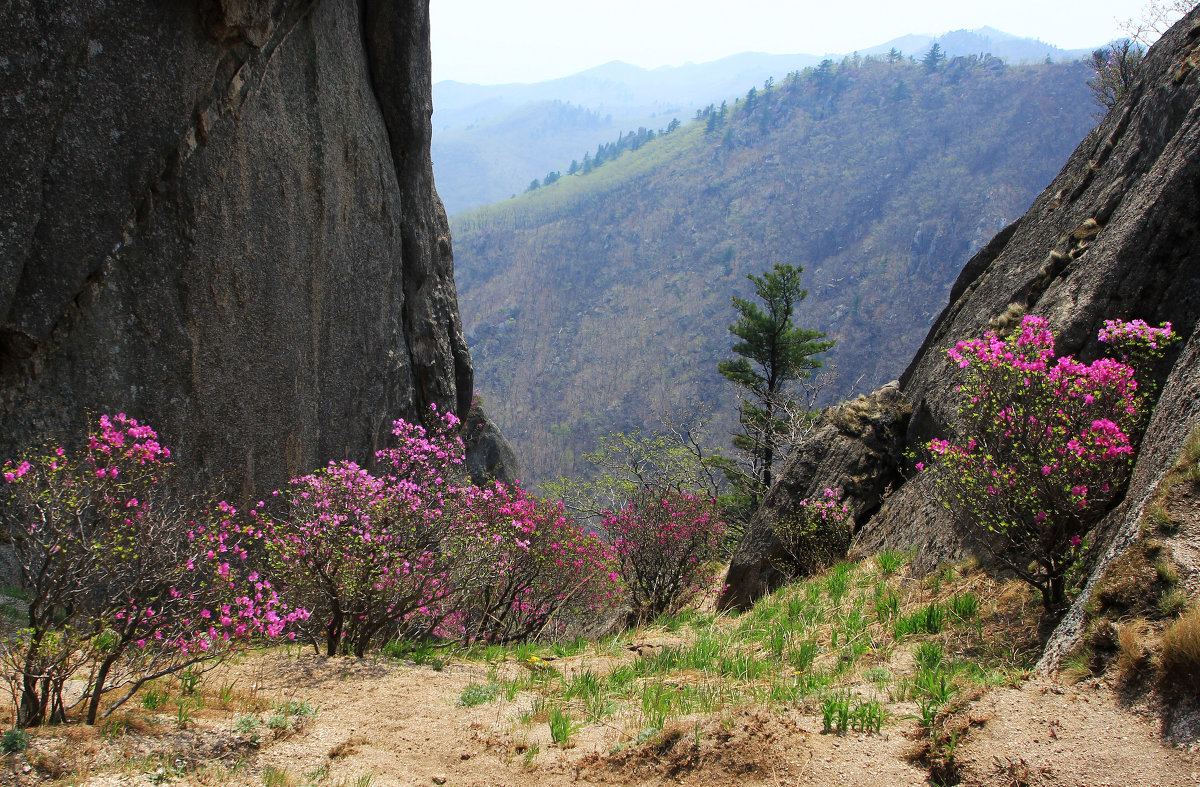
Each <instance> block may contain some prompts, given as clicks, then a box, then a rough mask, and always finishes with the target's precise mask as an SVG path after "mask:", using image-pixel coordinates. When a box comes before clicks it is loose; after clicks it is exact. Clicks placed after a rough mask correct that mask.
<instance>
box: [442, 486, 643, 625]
mask: <svg viewBox="0 0 1200 787" xmlns="http://www.w3.org/2000/svg"><path fill="white" fill-rule="evenodd" d="M469 498H470V499H469V501H468V502H467V503H466V504H465V505H464V506H463V509H462V515H461V516H460V518H459V521H458V523H457V525H456V527H457V528H458V532H457V533H456V534H455V537H454V539H452V540H453V543H454V547H453V549H452V551H453V552H455V553H456V554H457V553H458V552H461V551H468V552H474V553H476V554H479V555H485V556H486V558H485V559H484V560H483V561H481V563H482V565H481V567H480V570H479V571H477V572H476V575H475V577H474V578H473V580H472V581H471V582H469V583H466V584H467V586H468V593H467V595H466V596H465V597H464V598H463V601H462V604H461V605H460V608H461V612H462V617H461V618H460V625H461V627H462V631H461V636H462V638H463V639H464V640H466V641H469V642H492V643H506V642H512V641H515V640H522V639H529V638H532V637H537V636H540V635H543V634H548V633H554V634H560V633H562V632H564V631H565V630H568V629H576V630H577V629H580V628H587V627H589V626H591V625H594V624H595V623H597V622H603V620H604V618H605V617H607V615H608V614H609V613H610V612H611V610H612V609H613V608H614V607H615V605H616V603H617V601H618V599H619V597H620V590H621V586H620V577H619V575H618V574H617V572H616V568H617V566H616V561H615V557H614V554H613V549H612V547H611V546H610V545H608V544H606V543H604V542H603V541H602V540H601V539H600V538H599V537H598V536H597V535H596V534H594V533H588V532H585V531H584V530H583V528H582V527H580V526H579V524H578V523H577V522H575V520H574V519H572V518H571V517H570V516H568V515H567V513H566V509H565V508H564V507H563V504H562V503H561V502H558V501H554V502H550V501H540V500H536V499H534V498H532V497H530V496H529V494H528V493H527V492H526V491H525V490H524V489H522V488H521V487H520V486H515V485H514V486H506V485H504V484H501V483H496V484H493V485H492V486H489V487H487V488H484V489H473V490H471V494H470V495H469Z"/></svg>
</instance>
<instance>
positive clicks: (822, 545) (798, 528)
mask: <svg viewBox="0 0 1200 787" xmlns="http://www.w3.org/2000/svg"><path fill="white" fill-rule="evenodd" d="M853 524H854V517H853V515H852V512H851V511H850V504H849V503H847V502H844V501H843V500H842V490H840V489H826V490H825V491H824V492H823V493H822V494H821V496H820V497H814V498H806V499H804V500H801V501H800V502H799V503H797V504H796V507H795V509H794V510H793V511H791V512H789V513H788V514H787V515H786V516H783V517H780V519H779V521H778V522H776V523H775V527H774V532H775V537H776V538H778V539H779V543H780V544H781V545H782V547H783V551H784V553H785V555H786V559H785V561H784V563H785V565H782V566H778V568H780V569H781V570H782V571H783V572H784V573H786V574H789V575H790V576H791V577H793V578H795V577H800V576H808V575H810V574H815V573H817V572H818V571H821V570H823V569H826V568H828V567H829V566H831V565H833V564H834V563H836V562H838V561H839V560H842V559H843V558H845V557H846V552H847V551H848V550H849V549H850V536H851V529H852V527H853Z"/></svg>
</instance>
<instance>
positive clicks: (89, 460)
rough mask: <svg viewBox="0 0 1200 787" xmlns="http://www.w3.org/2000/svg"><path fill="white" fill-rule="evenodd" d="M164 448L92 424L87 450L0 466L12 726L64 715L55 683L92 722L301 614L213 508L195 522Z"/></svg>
mask: <svg viewBox="0 0 1200 787" xmlns="http://www.w3.org/2000/svg"><path fill="white" fill-rule="evenodd" d="M169 457H170V451H169V450H168V449H167V448H165V447H164V446H162V445H161V444H160V443H159V442H158V439H157V435H156V434H155V432H154V430H153V429H151V428H150V427H148V426H145V425H142V424H139V423H138V422H137V421H136V420H134V419H132V418H127V417H126V416H125V415H124V414H121V415H118V416H116V417H115V418H110V417H108V416H102V417H101V418H100V421H99V425H98V428H97V429H96V430H95V431H94V432H93V433H92V434H91V435H90V436H89V439H88V442H87V445H86V447H85V448H83V449H81V450H78V451H68V450H66V449H65V448H62V447H52V448H49V449H47V450H46V451H44V452H41V453H35V454H31V455H29V456H26V457H25V458H23V459H21V460H19V461H9V462H7V463H6V464H5V465H4V467H3V478H4V480H5V482H6V483H5V492H6V493H7V494H6V497H7V505H6V506H5V507H4V508H3V512H2V514H0V515H2V517H3V524H4V526H5V530H6V533H7V535H8V537H9V538H10V539H11V543H12V546H13V551H14V555H15V557H16V560H17V564H18V565H19V566H20V571H21V586H22V590H23V591H24V592H25V593H26V594H27V597H28V599H29V609H28V613H27V617H26V621H25V622H26V625H25V626H24V627H23V628H21V629H20V630H18V631H16V632H13V633H10V634H8V635H6V636H5V637H4V639H3V642H2V649H0V660H2V662H3V664H4V666H5V668H6V672H7V677H8V679H9V681H10V684H11V685H12V687H13V693H14V696H17V697H19V699H18V701H17V704H18V714H17V715H18V723H19V724H20V725H22V726H30V725H34V724H40V723H45V722H58V721H62V720H64V719H65V716H66V713H67V711H68V710H69V709H70V707H69V706H67V705H66V704H65V701H64V697H63V688H64V686H65V683H66V681H67V680H68V679H69V678H71V677H72V676H74V675H75V674H76V673H77V672H78V673H79V674H83V675H87V676H88V683H87V686H86V687H85V689H84V692H83V694H82V697H80V698H79V699H78V700H77V701H78V702H85V703H86V717H85V718H86V720H87V722H88V723H89V724H91V723H95V721H96V719H97V715H98V712H99V708H100V702H101V698H102V697H103V696H105V695H106V694H108V693H109V692H112V691H115V690H118V689H124V690H125V691H124V693H123V695H122V696H120V697H119V698H118V699H117V700H116V701H115V702H114V703H112V704H111V705H110V706H109V708H108V710H107V711H106V712H105V714H104V715H108V713H111V712H112V711H113V710H114V709H115V708H117V707H119V706H120V705H121V704H122V703H124V702H125V701H126V700H127V699H128V698H129V697H131V696H132V695H133V694H134V692H136V691H137V689H138V688H139V687H140V686H141V685H142V684H144V683H145V682H146V681H148V680H153V679H154V678H158V677H162V676H164V675H169V674H171V673H174V672H177V671H180V670H183V669H190V670H193V671H196V670H199V669H203V668H205V667H206V666H211V665H213V664H215V663H216V662H217V661H219V660H220V659H221V658H222V657H224V656H226V655H228V654H229V653H230V652H231V651H232V650H233V649H235V648H236V647H238V645H239V644H241V643H243V642H245V641H247V640H248V639H250V638H251V637H259V636H266V637H277V636H279V635H281V634H282V633H283V630H284V628H285V626H287V625H288V624H289V623H292V622H294V621H296V620H298V619H300V618H302V617H303V616H304V614H305V613H304V612H303V611H302V610H291V611H288V610H287V609H286V608H285V607H284V606H283V605H282V604H281V603H280V602H279V599H278V597H277V595H276V593H275V591H274V589H273V588H272V587H271V585H270V584H269V583H268V582H266V581H264V580H262V579H261V578H260V577H258V575H256V574H255V573H253V572H252V571H251V570H249V568H248V566H247V565H246V559H247V556H248V553H247V550H246V548H245V545H244V544H245V542H246V541H247V540H249V539H252V538H253V534H250V533H247V532H245V531H243V530H241V529H239V528H238V527H236V526H235V525H233V524H232V523H231V522H232V520H231V517H232V514H233V513H234V512H233V511H232V509H230V508H229V507H228V506H225V505H224V504H223V505H222V506H221V507H220V508H219V509H218V510H217V511H214V512H212V513H211V514H209V515H205V516H201V517H195V516H194V514H193V512H192V511H190V510H189V508H188V505H187V504H188V503H190V502H191V501H187V500H184V499H182V498H180V497H179V496H178V495H177V494H175V493H174V491H173V490H172V488H171V486H170V484H169V474H170V470H171V465H170V462H169V461H168V460H169Z"/></svg>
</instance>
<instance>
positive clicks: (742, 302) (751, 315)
mask: <svg viewBox="0 0 1200 787" xmlns="http://www.w3.org/2000/svg"><path fill="white" fill-rule="evenodd" d="M803 270H804V269H803V268H801V267H799V266H792V265H778V264H777V265H775V267H774V269H773V270H770V271H768V272H766V273H764V274H763V275H762V276H755V275H753V274H751V275H748V276H747V277H746V278H748V279H749V280H750V281H752V282H754V293H755V295H756V296H757V297H758V299H759V300H760V301H761V302H762V305H761V306H760V305H759V304H757V303H754V302H752V301H749V300H746V299H744V298H738V297H734V298H733V308H734V309H735V310H736V311H737V313H738V320H737V322H735V323H733V324H732V325H730V326H729V332H730V333H732V334H733V335H734V336H736V337H737V338H738V339H739V341H738V342H736V343H735V344H734V345H733V351H734V352H735V353H736V354H737V355H739V356H741V357H740V358H735V359H734V360H731V361H721V362H720V363H718V364H717V370H718V371H719V372H720V373H721V374H722V375H723V376H724V377H725V378H726V379H727V380H729V381H730V382H732V383H734V384H735V385H737V386H739V387H740V388H742V389H743V390H744V391H745V394H746V397H745V399H744V400H743V401H742V404H741V407H740V408H739V409H740V414H739V418H738V420H739V423H740V424H741V427H742V432H741V433H740V434H738V435H735V436H734V440H733V444H734V447H735V448H737V449H738V450H740V451H742V452H743V453H744V454H746V456H747V458H748V459H749V464H750V467H751V472H750V474H749V475H750V476H751V479H750V480H751V483H752V485H753V488H752V489H751V490H750V491H751V496H752V497H753V499H754V503H755V504H757V503H758V501H759V500H761V498H762V495H763V494H765V493H766V491H767V490H768V489H770V488H771V480H772V469H773V467H774V465H775V462H776V461H777V460H778V459H780V458H781V457H778V456H776V454H777V450H776V449H777V448H778V447H779V443H780V436H781V434H782V432H783V430H784V428H785V427H786V426H787V415H788V413H787V410H788V405H789V404H790V403H791V402H792V401H793V400H792V399H791V398H790V397H789V393H788V389H789V386H791V385H792V384H793V383H796V382H801V381H803V380H805V379H807V378H808V377H809V376H810V375H811V374H812V372H813V370H815V369H818V368H820V366H821V362H820V360H818V359H817V358H815V357H813V356H815V355H818V354H820V353H823V352H825V351H826V350H828V349H829V348H831V347H833V342H832V341H822V340H823V339H824V338H825V334H824V333H822V332H821V331H813V330H807V329H803V328H797V327H796V326H795V325H794V324H793V323H792V316H793V314H794V312H795V310H796V306H798V305H799V303H800V302H801V301H802V300H804V298H805V297H807V296H808V290H805V289H803V288H802V287H801V286H800V274H801V273H802V272H803Z"/></svg>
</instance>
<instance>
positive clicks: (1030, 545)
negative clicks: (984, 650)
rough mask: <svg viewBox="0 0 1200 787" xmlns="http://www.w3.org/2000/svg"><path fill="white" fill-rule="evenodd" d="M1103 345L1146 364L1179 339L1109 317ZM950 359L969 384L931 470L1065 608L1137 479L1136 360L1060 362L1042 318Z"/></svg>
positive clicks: (1014, 564) (1020, 571) (1005, 558)
mask: <svg viewBox="0 0 1200 787" xmlns="http://www.w3.org/2000/svg"><path fill="white" fill-rule="evenodd" d="M1099 338H1100V341H1102V342H1105V343H1108V344H1110V345H1112V346H1113V347H1114V348H1115V349H1116V350H1117V352H1119V353H1120V354H1121V355H1122V357H1124V358H1125V359H1127V360H1135V361H1136V362H1137V364H1138V366H1143V365H1144V364H1145V363H1146V362H1148V361H1150V360H1152V359H1154V358H1155V357H1157V356H1158V355H1159V354H1160V353H1161V351H1162V350H1163V348H1165V347H1166V346H1167V345H1168V344H1170V343H1171V342H1172V341H1173V340H1174V338H1175V335H1174V333H1173V332H1172V330H1171V326H1170V324H1169V323H1167V324H1164V325H1163V326H1161V327H1158V328H1154V327H1151V326H1149V325H1147V324H1146V323H1144V322H1142V321H1140V320H1138V321H1135V322H1132V323H1124V322H1120V321H1115V320H1110V321H1109V322H1107V323H1106V325H1105V328H1104V329H1103V330H1102V331H1101V332H1100V336H1099ZM949 355H950V358H951V359H953V360H954V361H955V362H957V364H958V367H959V370H960V373H961V378H962V385H961V386H960V387H959V391H960V393H961V396H962V400H961V403H960V406H959V416H960V419H961V431H960V436H959V438H958V439H957V440H955V441H950V440H931V441H930V442H929V443H928V444H927V446H926V448H927V450H928V451H929V453H930V454H931V455H932V457H933V459H934V461H933V463H932V465H931V467H930V471H931V472H934V473H936V478H937V481H938V484H939V486H940V487H941V489H942V490H943V492H944V493H945V495H946V498H947V504H949V505H952V506H953V507H954V508H956V509H957V510H958V511H959V512H960V515H961V518H962V519H963V521H964V522H966V523H967V524H968V525H969V526H971V527H973V528H974V529H975V530H976V531H977V532H978V533H979V534H980V536H981V540H982V541H983V542H984V544H985V545H986V546H988V547H989V548H990V549H992V550H993V552H994V554H995V555H996V557H998V558H999V559H1000V560H1001V561H1002V562H1004V563H1005V564H1006V565H1007V566H1008V567H1009V568H1011V569H1012V570H1013V571H1014V572H1015V573H1016V574H1017V575H1018V576H1020V577H1021V578H1022V579H1024V580H1025V581H1026V582H1028V583H1030V584H1031V585H1033V586H1034V587H1036V588H1037V589H1038V590H1039V591H1041V593H1042V599H1043V602H1044V605H1045V607H1046V608H1047V609H1054V608H1057V607H1059V606H1060V605H1061V604H1062V603H1063V602H1065V600H1066V591H1067V588H1066V577H1067V574H1068V572H1069V570H1070V569H1071V567H1072V566H1074V565H1076V564H1078V563H1079V561H1080V560H1082V559H1084V558H1085V557H1086V550H1087V540H1086V537H1087V534H1088V531H1089V530H1090V529H1091V528H1092V527H1093V525H1095V523H1096V522H1097V521H1099V519H1100V518H1101V517H1102V516H1103V515H1104V514H1105V513H1106V512H1107V511H1108V509H1109V508H1110V506H1111V505H1112V503H1113V502H1114V501H1115V500H1116V499H1117V498H1118V496H1119V495H1120V494H1121V493H1122V491H1123V488H1124V484H1125V483H1126V481H1127V480H1128V477H1129V471H1130V468H1131V467H1132V464H1133V457H1134V453H1135V447H1136V444H1137V441H1138V440H1139V438H1140V435H1141V429H1142V427H1143V426H1144V422H1145V418H1146V414H1147V412H1148V409H1149V406H1150V402H1148V401H1147V394H1146V390H1147V387H1146V386H1145V385H1142V386H1139V383H1138V381H1137V379H1136V374H1135V367H1134V366H1132V365H1130V363H1123V362H1121V361H1116V360H1113V359H1110V358H1100V359H1098V360H1096V361H1093V362H1092V363H1090V364H1084V363H1081V362H1079V361H1077V360H1075V359H1074V358H1072V357H1070V356H1065V357H1061V358H1055V351H1054V335H1053V334H1052V333H1051V332H1050V330H1049V328H1048V327H1047V325H1046V321H1045V320H1043V319H1042V318H1040V317H1034V316H1027V317H1025V319H1024V321H1023V322H1022V323H1021V326H1020V330H1019V331H1016V332H1014V333H1013V334H1012V335H1010V336H1009V337H1007V338H1001V337H999V336H996V335H995V334H993V333H989V334H987V335H986V336H984V338H983V339H978V340H973V341H965V342H959V343H958V344H957V345H956V346H955V348H954V349H952V350H950V351H949ZM923 468H924V466H923V464H921V463H918V464H917V469H918V470H921V469H923Z"/></svg>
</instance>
